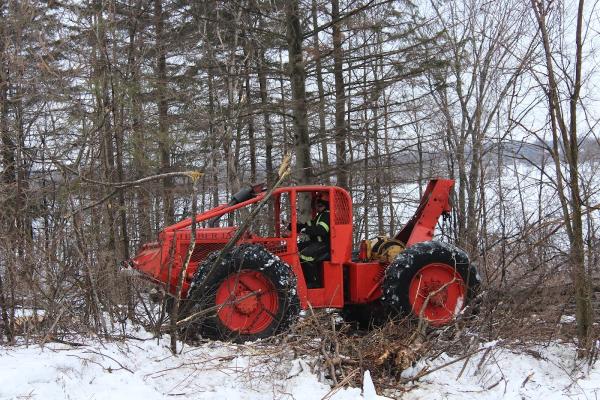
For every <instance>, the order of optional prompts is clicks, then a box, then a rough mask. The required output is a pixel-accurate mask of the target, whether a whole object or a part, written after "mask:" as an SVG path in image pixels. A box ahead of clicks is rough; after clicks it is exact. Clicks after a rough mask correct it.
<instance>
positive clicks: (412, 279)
mask: <svg viewBox="0 0 600 400" xmlns="http://www.w3.org/2000/svg"><path fill="white" fill-rule="evenodd" d="M478 288H479V276H478V274H477V270H476V269H475V267H474V266H472V265H471V264H470V262H469V257H468V256H467V254H466V253H465V252H464V251H463V250H461V249H459V248H457V247H455V246H452V245H450V244H447V243H442V242H437V241H432V242H422V243H417V244H415V245H414V246H411V247H409V248H408V249H406V250H405V251H404V252H403V253H401V254H400V255H399V256H398V257H397V258H396V259H395V260H394V262H392V263H391V264H390V265H389V266H388V268H387V269H386V272H385V278H384V281H383V285H382V289H383V296H382V301H383V303H384V304H385V305H386V307H387V308H388V310H389V311H390V312H391V313H396V314H398V313H402V314H405V315H407V314H408V315H412V316H414V317H417V318H423V319H425V320H426V321H427V322H428V323H429V324H430V325H432V326H435V327H439V326H444V325H447V324H449V323H450V322H452V320H453V319H454V318H455V317H456V316H457V315H458V314H459V313H460V312H461V310H462V309H463V307H464V306H465V305H466V304H467V303H468V302H469V301H470V300H472V299H473V298H474V297H475V295H476V294H477V291H478Z"/></svg>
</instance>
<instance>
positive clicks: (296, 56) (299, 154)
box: [285, 0, 313, 184]
mask: <svg viewBox="0 0 600 400" xmlns="http://www.w3.org/2000/svg"><path fill="white" fill-rule="evenodd" d="M285 12H286V21H287V42H288V53H289V68H290V69H289V74H290V80H291V82H292V109H293V115H294V118H293V119H294V148H295V149H296V179H297V180H298V183H300V184H310V183H312V178H313V177H312V168H311V160H310V142H309V137H308V117H307V114H306V88H305V80H306V71H305V68H304V61H303V57H302V28H301V25H300V14H299V9H298V0H291V1H289V2H287V3H286V6H285Z"/></svg>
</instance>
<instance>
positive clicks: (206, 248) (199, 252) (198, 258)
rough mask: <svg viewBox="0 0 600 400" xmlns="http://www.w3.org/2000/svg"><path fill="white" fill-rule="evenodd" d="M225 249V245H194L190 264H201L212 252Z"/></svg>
mask: <svg viewBox="0 0 600 400" xmlns="http://www.w3.org/2000/svg"><path fill="white" fill-rule="evenodd" d="M223 247H225V243H202V244H196V247H195V248H194V252H193V253H192V259H191V260H190V261H192V262H197V263H199V262H202V260H204V259H205V258H206V256H208V255H209V254H210V253H212V252H213V251H216V250H219V249H222V248H223Z"/></svg>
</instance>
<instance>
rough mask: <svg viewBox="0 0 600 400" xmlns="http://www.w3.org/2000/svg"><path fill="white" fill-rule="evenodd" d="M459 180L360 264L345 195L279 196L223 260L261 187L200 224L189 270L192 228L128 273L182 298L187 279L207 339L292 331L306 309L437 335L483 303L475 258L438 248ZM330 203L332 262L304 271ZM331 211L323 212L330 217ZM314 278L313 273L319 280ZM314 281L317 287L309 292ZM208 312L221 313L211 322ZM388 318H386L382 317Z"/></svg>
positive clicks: (314, 190) (187, 298)
mask: <svg viewBox="0 0 600 400" xmlns="http://www.w3.org/2000/svg"><path fill="white" fill-rule="evenodd" d="M453 185H454V181H453V180H448V179H435V180H431V181H430V182H429V184H428V185H427V188H426V190H425V192H424V194H423V197H422V198H421V201H420V204H419V206H418V208H417V210H416V212H415V214H414V216H413V217H412V218H411V219H410V220H409V222H408V223H407V224H406V225H404V227H403V228H402V229H401V230H400V232H398V233H397V234H396V235H395V236H394V237H393V238H387V237H377V238H375V239H372V240H363V241H362V242H361V243H360V251H359V252H358V256H356V253H354V254H355V256H354V257H353V229H354V226H353V223H352V200H351V198H350V195H349V193H348V192H347V191H346V190H344V189H342V188H340V187H336V186H318V185H313V186H294V187H282V188H277V189H275V190H274V191H273V192H272V195H271V196H270V198H269V199H268V202H267V203H266V207H265V208H264V209H263V210H262V211H261V213H260V214H259V218H256V219H255V220H254V221H252V225H251V227H250V228H249V229H248V230H247V231H246V232H244V233H243V234H242V235H241V237H240V239H239V240H238V241H237V243H236V244H235V246H234V247H233V248H232V250H230V251H228V252H227V253H226V254H222V255H220V250H221V249H223V248H224V247H225V245H226V244H227V243H228V241H229V240H230V239H231V238H232V237H233V236H234V234H235V232H236V230H237V229H238V227H237V226H233V225H234V222H235V221H241V220H243V218H244V216H246V215H248V213H249V212H250V210H251V209H252V208H253V207H256V206H257V204H258V203H259V202H260V201H261V200H262V199H263V197H264V196H265V195H266V191H265V190H264V189H263V188H262V187H259V186H255V187H253V188H249V189H244V190H242V191H240V192H238V193H236V194H235V195H234V196H233V198H232V200H231V201H230V202H229V203H228V204H223V205H219V206H217V207H215V208H213V209H211V210H208V211H206V212H203V213H201V214H198V215H197V216H196V217H195V218H196V224H197V229H196V239H195V240H196V243H195V247H194V251H193V254H192V257H191V259H190V261H189V263H188V265H187V266H184V264H185V259H186V254H187V251H188V248H189V245H190V238H191V229H190V227H191V225H192V220H191V218H188V219H185V220H183V221H181V222H179V223H176V224H174V225H172V226H169V227H166V228H165V229H164V230H163V231H162V232H161V233H160V234H159V236H158V241H156V242H153V243H149V244H145V245H143V246H142V248H141V250H140V251H139V252H138V254H137V255H136V256H135V257H134V258H133V259H131V260H129V261H128V262H127V263H126V264H128V266H129V267H131V268H133V269H135V270H137V271H139V272H141V273H142V275H143V276H145V277H147V278H148V279H150V280H152V281H154V282H156V283H157V284H159V285H161V286H162V287H163V289H164V290H165V292H166V293H167V294H170V295H171V296H174V295H175V292H176V287H177V277H178V276H179V273H180V271H181V270H182V268H183V267H187V268H186V269H185V276H184V281H183V288H182V291H181V293H182V302H183V303H184V304H185V303H186V302H188V303H187V307H184V310H187V311H186V313H185V315H184V317H185V316H186V315H191V314H193V313H197V314H201V315H203V316H202V317H201V318H198V320H197V321H195V322H193V323H190V324H189V326H188V332H189V331H190V330H191V332H192V333H194V334H199V335H201V336H202V337H208V338H214V339H224V340H235V341H246V340H254V339H258V338H266V337H269V336H272V335H274V334H277V333H279V332H282V331H284V330H285V329H287V328H288V327H289V326H290V324H292V323H293V321H295V319H296V318H297V317H298V315H299V313H300V310H301V309H307V308H308V307H309V306H310V307H312V308H339V309H341V310H342V314H343V315H346V316H349V317H355V318H357V319H360V318H362V316H364V314H365V310H367V311H369V318H373V317H375V318H376V317H383V313H385V315H386V317H387V316H389V315H390V313H392V316H393V315H394V314H395V315H400V314H403V315H413V316H414V317H416V318H420V319H422V320H425V321H426V322H427V323H428V324H429V325H431V326H434V327H440V326H444V325H447V324H449V323H451V322H452V320H453V319H454V318H455V317H456V316H457V315H458V314H459V313H460V312H461V310H462V309H463V307H464V306H465V305H466V303H467V301H468V300H470V299H471V298H473V297H474V295H475V293H476V290H477V287H478V285H479V277H478V274H477V271H476V270H475V268H474V266H472V265H471V264H470V262H469V257H468V256H467V254H466V253H465V252H464V251H463V250H461V249H459V248H457V247H455V246H453V245H450V244H447V243H442V242H439V241H434V240H432V239H433V236H434V231H435V227H436V224H437V222H438V219H439V217H440V216H441V215H442V214H445V213H448V212H449V211H450V209H451V205H450V201H449V197H450V191H451V189H452V186H453ZM324 198H326V199H327V200H328V209H329V211H328V214H329V215H328V221H327V223H326V224H321V225H323V229H325V226H324V225H327V229H325V231H326V232H327V233H328V234H329V238H328V239H329V240H328V246H329V248H328V249H327V250H329V251H328V252H327V253H326V257H325V258H326V259H324V260H313V261H316V262H317V267H316V270H317V272H316V274H317V275H318V277H317V278H316V279H314V277H310V278H311V279H308V277H306V276H305V271H306V273H315V272H314V270H315V268H310V269H307V268H303V262H302V261H303V260H301V257H300V256H301V255H302V254H301V252H299V250H298V249H299V248H303V247H306V246H305V243H304V241H305V240H307V238H306V237H305V236H306V235H304V233H303V229H304V228H305V227H306V225H305V224H302V223H301V221H300V220H301V215H304V216H310V217H311V218H313V219H314V218H315V216H317V212H318V211H317V203H318V202H317V199H324ZM321 210H322V207H321ZM309 271H311V272H309ZM307 281H309V282H311V284H310V285H308V286H307ZM202 310H207V311H211V312H206V313H202ZM378 314H380V315H378Z"/></svg>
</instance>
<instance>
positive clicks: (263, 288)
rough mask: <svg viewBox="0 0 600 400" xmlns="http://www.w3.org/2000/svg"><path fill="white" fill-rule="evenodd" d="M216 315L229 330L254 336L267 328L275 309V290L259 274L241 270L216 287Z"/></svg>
mask: <svg viewBox="0 0 600 400" xmlns="http://www.w3.org/2000/svg"><path fill="white" fill-rule="evenodd" d="M215 305H216V306H220V308H219V309H218V311H217V316H218V318H219V320H220V321H221V323H222V324H223V325H224V326H225V327H226V328H227V329H229V330H230V331H232V332H238V333H240V334H256V333H259V332H262V331H263V330H265V329H267V328H268V327H269V326H270V325H271V324H272V322H273V317H274V316H275V315H276V314H277V312H278V310H279V300H278V295H277V291H276V290H275V287H274V286H273V284H272V283H271V282H270V281H269V279H268V278H267V277H266V276H265V275H264V274H263V273H261V272H258V271H252V270H241V271H239V272H237V273H233V274H231V275H229V276H228V277H227V278H225V279H224V280H223V282H221V284H219V287H218V288H217V293H216V295H215Z"/></svg>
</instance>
